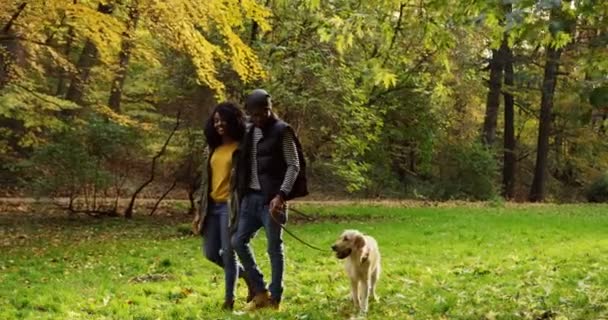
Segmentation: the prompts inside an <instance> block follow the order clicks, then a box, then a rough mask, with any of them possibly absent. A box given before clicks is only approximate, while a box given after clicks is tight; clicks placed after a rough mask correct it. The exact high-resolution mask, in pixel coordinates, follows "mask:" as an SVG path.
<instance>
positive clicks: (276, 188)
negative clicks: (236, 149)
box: [232, 89, 308, 310]
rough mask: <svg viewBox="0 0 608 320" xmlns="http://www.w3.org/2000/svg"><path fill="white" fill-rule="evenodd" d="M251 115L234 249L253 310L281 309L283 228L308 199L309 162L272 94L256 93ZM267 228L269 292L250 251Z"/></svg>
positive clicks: (240, 173) (243, 151)
mask: <svg viewBox="0 0 608 320" xmlns="http://www.w3.org/2000/svg"><path fill="white" fill-rule="evenodd" d="M245 109H246V111H247V114H248V115H249V116H250V119H251V122H252V124H253V125H252V126H251V127H250V128H249V130H248V131H247V133H246V134H245V138H244V140H243V145H242V149H241V152H240V154H239V160H238V161H239V163H238V165H237V171H238V175H237V188H238V194H239V197H240V198H241V199H242V200H241V205H240V208H239V216H238V222H237V228H236V232H235V234H234V236H233V238H232V244H233V247H234V250H235V251H236V253H237V255H238V256H239V259H240V260H241V263H242V264H243V267H244V268H245V273H246V274H247V276H248V277H249V282H250V284H251V285H252V287H253V290H254V292H255V296H254V298H253V300H252V301H251V302H250V304H249V305H248V307H247V308H248V309H249V310H255V309H259V308H265V307H273V308H276V309H278V308H279V304H280V303H281V299H282V295H283V269H284V264H285V262H284V253H283V238H282V229H281V224H284V223H285V222H286V221H287V212H286V201H287V200H289V199H292V198H295V197H301V196H305V195H306V194H308V192H307V190H306V177H305V162H304V157H303V155H302V150H301V149H302V148H301V146H300V142H299V141H298V139H297V138H296V136H295V133H294V131H293V129H292V128H291V127H290V126H289V125H288V124H287V123H285V122H284V121H282V120H280V119H278V117H277V116H276V115H275V114H274V112H273V111H272V102H271V99H270V95H269V94H268V92H266V91H265V90H262V89H256V90H253V91H252V92H251V93H250V94H249V96H248V97H247V99H246V102H245ZM262 227H264V230H265V232H266V239H267V241H268V243H267V246H268V255H269V257H270V265H271V271H272V278H271V282H270V286H269V287H268V290H267V289H266V284H265V282H264V275H263V274H262V272H261V271H260V269H259V268H258V266H257V264H256V261H255V258H254V256H253V253H252V251H251V247H250V245H249V243H250V241H251V239H252V238H253V236H254V235H255V234H256V232H257V231H258V230H259V229H260V228H262ZM269 291H270V292H269Z"/></svg>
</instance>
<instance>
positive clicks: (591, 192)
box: [587, 172, 608, 202]
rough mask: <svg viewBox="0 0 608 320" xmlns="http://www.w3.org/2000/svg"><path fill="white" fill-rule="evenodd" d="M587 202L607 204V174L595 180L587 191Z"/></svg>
mask: <svg viewBox="0 0 608 320" xmlns="http://www.w3.org/2000/svg"><path fill="white" fill-rule="evenodd" d="M587 200H588V201H589V202H608V172H607V173H604V174H603V175H601V176H600V177H599V178H597V179H596V180H595V181H594V182H593V183H592V184H591V186H590V187H589V189H588V191H587Z"/></svg>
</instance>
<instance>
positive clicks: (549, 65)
mask: <svg viewBox="0 0 608 320" xmlns="http://www.w3.org/2000/svg"><path fill="white" fill-rule="evenodd" d="M561 54H562V49H556V48H554V47H549V48H547V55H546V57H547V58H546V63H545V75H544V77H543V87H542V97H541V102H540V123H539V125H538V143H537V149H536V166H535V167H534V180H533V181H532V187H531V188H530V195H529V196H528V200H530V201H533V202H539V201H543V200H544V198H545V177H546V171H547V157H548V153H549V135H550V132H551V112H552V109H553V94H554V93H555V85H556V82H557V71H558V69H559V59H560V56H561Z"/></svg>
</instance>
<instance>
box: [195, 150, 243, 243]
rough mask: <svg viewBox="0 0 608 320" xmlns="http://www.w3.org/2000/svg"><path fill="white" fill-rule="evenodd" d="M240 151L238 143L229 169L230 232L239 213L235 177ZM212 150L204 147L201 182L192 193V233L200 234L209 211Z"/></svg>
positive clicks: (234, 226)
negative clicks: (193, 208)
mask: <svg viewBox="0 0 608 320" xmlns="http://www.w3.org/2000/svg"><path fill="white" fill-rule="evenodd" d="M239 152H240V145H239V147H237V150H236V151H234V153H233V155H232V169H231V170H230V198H229V199H228V214H229V215H230V217H229V219H228V228H229V229H230V232H231V233H232V232H234V231H235V230H236V224H237V221H238V219H237V218H238V213H239V202H240V198H239V195H238V192H237V188H236V177H237V174H238V172H237V166H236V165H237V161H236V158H237V154H238V153H239ZM212 153H213V150H210V149H209V147H207V148H205V152H204V154H203V159H204V161H203V162H202V163H203V165H202V168H201V170H200V172H201V184H200V186H199V188H198V189H197V191H195V193H194V197H195V198H194V199H195V201H194V203H195V205H196V208H195V211H194V212H195V215H194V220H193V221H192V232H193V233H194V234H201V233H202V232H203V230H204V227H205V218H206V217H207V214H208V213H209V202H210V201H209V191H210V190H209V184H210V182H211V180H210V178H211V162H210V161H211V154H212Z"/></svg>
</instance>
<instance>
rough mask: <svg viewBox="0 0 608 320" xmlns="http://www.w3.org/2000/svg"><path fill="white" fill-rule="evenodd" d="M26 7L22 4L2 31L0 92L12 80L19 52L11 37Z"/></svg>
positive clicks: (0, 37) (0, 34)
mask: <svg viewBox="0 0 608 320" xmlns="http://www.w3.org/2000/svg"><path fill="white" fill-rule="evenodd" d="M26 5H27V3H25V2H24V3H22V4H20V5H19V6H18V7H17V10H16V11H15V13H13V15H12V16H11V18H10V19H9V20H8V22H7V23H6V24H5V25H4V26H2V29H0V90H2V89H3V88H4V87H6V85H7V84H8V83H9V81H10V78H11V74H12V67H13V64H14V62H15V61H14V60H15V57H14V54H15V51H18V43H17V41H16V40H13V39H11V37H10V36H12V35H13V30H12V27H13V24H14V23H15V20H17V18H19V16H20V15H21V13H22V12H23V10H24V9H25V6H26ZM2 39H6V40H2Z"/></svg>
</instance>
